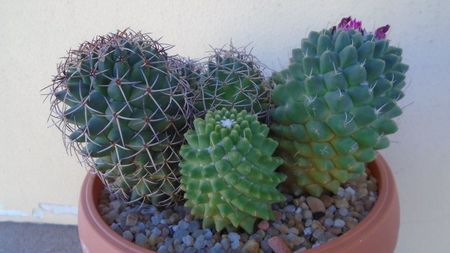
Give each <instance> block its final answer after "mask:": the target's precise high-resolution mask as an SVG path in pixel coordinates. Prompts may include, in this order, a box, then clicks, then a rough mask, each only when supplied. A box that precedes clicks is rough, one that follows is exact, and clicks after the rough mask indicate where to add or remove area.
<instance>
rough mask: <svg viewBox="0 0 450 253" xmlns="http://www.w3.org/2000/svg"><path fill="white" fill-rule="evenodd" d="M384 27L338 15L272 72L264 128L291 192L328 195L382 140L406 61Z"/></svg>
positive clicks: (360, 168) (395, 111)
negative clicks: (269, 120) (371, 28)
mask: <svg viewBox="0 0 450 253" xmlns="http://www.w3.org/2000/svg"><path fill="white" fill-rule="evenodd" d="M388 29H389V26H384V27H380V28H379V29H377V30H376V31H375V32H374V33H367V32H366V31H365V30H363V29H362V28H361V22H360V21H357V20H352V19H351V18H344V19H343V20H342V21H341V23H340V24H339V26H338V27H337V28H336V27H333V28H331V29H326V30H322V31H321V32H314V31H313V32H310V33H309V36H308V38H305V39H303V40H302V43H301V48H298V49H294V50H293V51H292V58H291V63H290V65H289V67H288V68H287V69H286V70H283V71H281V72H280V73H276V74H274V76H273V78H272V79H273V81H274V82H275V83H276V85H277V87H276V88H275V90H274V93H273V97H272V100H273V102H274V104H275V105H274V110H273V111H272V117H273V122H274V123H273V125H272V126H271V129H272V132H273V135H274V138H275V139H276V140H278V141H279V143H280V148H279V153H280V155H281V156H282V157H283V159H284V160H285V163H284V165H283V166H282V171H283V172H285V173H286V174H288V184H287V185H288V186H291V190H306V191H307V192H309V193H310V194H312V195H315V196H319V195H321V194H322V192H323V191H324V189H326V190H329V191H331V192H336V191H337V190H338V188H339V186H340V185H341V184H342V183H344V182H346V181H347V180H348V179H350V178H351V177H352V176H353V175H355V174H360V173H363V172H364V170H365V163H366V162H370V161H372V160H374V159H375V156H376V152H375V150H377V149H381V148H385V147H387V146H388V145H389V141H388V139H387V137H386V136H387V135H388V134H392V133H394V132H395V131H397V126H396V124H395V122H394V121H393V120H392V119H393V118H394V117H396V116H399V115H400V114H401V109H400V108H399V106H398V105H397V101H398V100H399V99H401V98H402V97H403V92H402V88H403V87H404V86H405V72H406V71H407V70H408V66H407V65H406V64H404V63H402V50H401V49H400V48H398V47H394V46H391V45H389V41H388V40H386V39H385V34H386V32H387V30H388Z"/></svg>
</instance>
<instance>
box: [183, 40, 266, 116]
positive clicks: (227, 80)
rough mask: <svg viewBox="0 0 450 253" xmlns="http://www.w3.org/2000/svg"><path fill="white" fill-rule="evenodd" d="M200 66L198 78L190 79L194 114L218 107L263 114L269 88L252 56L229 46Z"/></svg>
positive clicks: (218, 50)
mask: <svg viewBox="0 0 450 253" xmlns="http://www.w3.org/2000/svg"><path fill="white" fill-rule="evenodd" d="M203 65H204V66H203V69H202V71H201V72H200V76H199V78H198V79H197V80H194V79H192V78H191V79H190V80H191V83H194V85H192V84H191V86H195V89H194V91H195V98H194V106H195V108H196V115H197V116H203V115H204V114H205V113H206V112H207V111H208V110H218V109H221V108H227V109H231V108H236V109H237V110H246V111H248V112H250V113H255V114H257V116H258V117H259V118H263V117H264V116H266V113H267V110H268V107H269V102H270V101H269V98H270V94H269V93H270V88H269V87H268V85H267V82H265V80H264V75H263V73H262V69H261V66H260V64H259V62H258V61H257V59H256V58H255V57H254V56H253V55H251V54H249V53H247V52H245V50H240V49H237V48H234V47H233V46H230V49H216V50H215V51H214V54H213V55H212V56H210V57H209V58H208V60H207V62H206V63H203ZM192 81H193V82H192ZM193 88H194V87H193Z"/></svg>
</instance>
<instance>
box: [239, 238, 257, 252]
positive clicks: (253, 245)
mask: <svg viewBox="0 0 450 253" xmlns="http://www.w3.org/2000/svg"><path fill="white" fill-rule="evenodd" d="M242 252H244V253H259V243H258V242H257V241H255V240H249V241H247V242H246V243H245V244H244V246H243V247H242Z"/></svg>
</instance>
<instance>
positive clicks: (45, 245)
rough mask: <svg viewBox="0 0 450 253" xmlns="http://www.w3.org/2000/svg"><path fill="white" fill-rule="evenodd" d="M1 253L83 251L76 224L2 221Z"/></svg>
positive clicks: (0, 224) (0, 234) (73, 252)
mask: <svg viewBox="0 0 450 253" xmlns="http://www.w3.org/2000/svg"><path fill="white" fill-rule="evenodd" d="M0 253H81V246H80V241H79V240H78V232H77V227H76V226H68V225H50V224H35V223H16V222H0Z"/></svg>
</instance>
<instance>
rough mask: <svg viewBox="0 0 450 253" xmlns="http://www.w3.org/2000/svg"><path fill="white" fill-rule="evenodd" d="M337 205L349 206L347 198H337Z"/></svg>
mask: <svg viewBox="0 0 450 253" xmlns="http://www.w3.org/2000/svg"><path fill="white" fill-rule="evenodd" d="M335 205H336V207H337V208H348V207H349V204H348V201H347V200H346V199H337V200H335Z"/></svg>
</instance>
